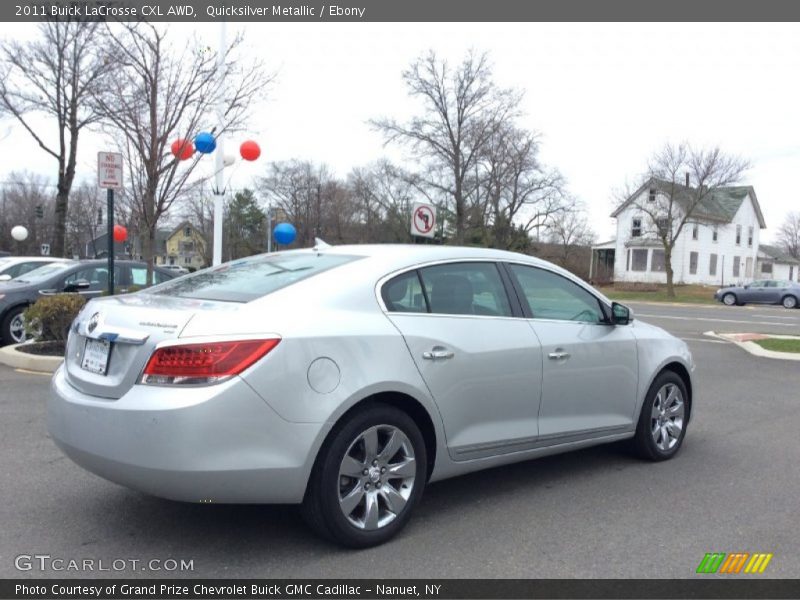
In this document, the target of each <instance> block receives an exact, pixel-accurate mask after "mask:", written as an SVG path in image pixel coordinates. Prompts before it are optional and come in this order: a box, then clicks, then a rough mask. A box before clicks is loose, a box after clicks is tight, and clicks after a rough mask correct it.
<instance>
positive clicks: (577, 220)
mask: <svg viewBox="0 0 800 600" xmlns="http://www.w3.org/2000/svg"><path fill="white" fill-rule="evenodd" d="M548 234H549V235H548V240H549V242H550V243H552V244H556V245H557V246H558V247H559V248H560V251H561V263H560V264H561V265H562V266H565V265H568V264H569V263H570V261H571V259H572V256H573V254H574V253H575V250H576V249H577V248H580V247H585V246H589V245H591V244H593V243H594V241H595V238H596V235H595V233H594V231H593V230H592V226H591V225H590V224H589V219H588V217H587V214H586V207H585V206H584V204H583V203H582V202H579V201H576V200H573V201H572V202H571V204H570V205H569V206H568V207H565V210H562V211H560V212H559V213H557V214H555V215H554V216H553V217H552V219H551V221H550V226H549V229H548Z"/></svg>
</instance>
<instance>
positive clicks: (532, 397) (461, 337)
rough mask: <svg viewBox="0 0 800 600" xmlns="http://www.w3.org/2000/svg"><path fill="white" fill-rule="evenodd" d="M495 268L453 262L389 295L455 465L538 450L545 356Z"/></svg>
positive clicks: (409, 276) (405, 281) (388, 289)
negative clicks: (436, 410)
mask: <svg viewBox="0 0 800 600" xmlns="http://www.w3.org/2000/svg"><path fill="white" fill-rule="evenodd" d="M504 277H505V275H504V274H502V273H501V271H500V270H499V269H498V266H497V265H496V264H495V263H493V262H453V263H446V264H440V265H435V266H429V267H424V268H422V269H419V271H409V272H406V273H404V274H401V275H399V276H397V277H395V278H393V279H391V280H389V281H388V282H386V283H385V284H384V285H383V287H382V297H383V300H384V304H385V306H386V308H387V311H388V312H387V316H388V317H389V319H390V320H391V321H392V322H393V323H394V324H395V326H396V327H397V328H398V329H399V330H400V332H401V333H402V334H403V337H404V338H405V341H406V344H407V345H408V349H409V351H410V352H411V356H412V357H413V360H414V363H415V364H416V366H417V368H418V369H419V372H420V373H421V375H422V378H423V379H424V380H425V383H426V384H427V386H428V389H429V390H430V393H431V395H432V396H433V398H434V399H435V401H436V404H437V406H438V408H439V412H440V414H441V416H442V420H443V422H444V429H445V433H446V436H447V444H448V447H449V449H450V453H451V456H452V458H453V459H454V460H467V459H471V458H480V457H482V456H490V455H495V454H502V453H506V452H514V451H518V450H524V449H526V448H529V447H532V446H533V444H534V442H535V438H536V436H537V433H538V431H537V414H538V412H539V399H540V393H541V375H542V353H541V348H540V346H539V343H538V341H537V339H536V337H535V335H533V332H532V331H531V329H530V327H529V326H528V324H527V323H526V322H525V320H524V319H521V318H519V317H520V316H521V315H519V314H516V315H515V312H518V309H516V310H512V304H511V302H510V299H509V296H508V293H507V289H506V284H505V283H504Z"/></svg>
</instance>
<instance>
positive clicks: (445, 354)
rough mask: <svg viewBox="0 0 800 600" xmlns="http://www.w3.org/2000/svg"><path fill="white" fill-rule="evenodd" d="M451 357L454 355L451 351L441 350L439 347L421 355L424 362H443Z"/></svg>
mask: <svg viewBox="0 0 800 600" xmlns="http://www.w3.org/2000/svg"><path fill="white" fill-rule="evenodd" d="M453 356H455V355H454V354H453V352H452V351H450V350H447V349H446V348H442V347H441V346H435V347H434V348H432V349H430V350H428V351H427V352H423V353H422V358H424V359H425V360H444V359H447V358H453Z"/></svg>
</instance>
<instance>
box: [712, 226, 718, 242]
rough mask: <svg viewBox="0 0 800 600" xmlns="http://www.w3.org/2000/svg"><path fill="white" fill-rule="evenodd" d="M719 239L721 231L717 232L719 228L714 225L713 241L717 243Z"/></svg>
mask: <svg viewBox="0 0 800 600" xmlns="http://www.w3.org/2000/svg"><path fill="white" fill-rule="evenodd" d="M717 238H719V231H717V226H716V225H714V230H713V231H712V232H711V241H712V242H716V241H717Z"/></svg>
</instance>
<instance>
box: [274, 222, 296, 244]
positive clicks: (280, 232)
mask: <svg viewBox="0 0 800 600" xmlns="http://www.w3.org/2000/svg"><path fill="white" fill-rule="evenodd" d="M272 235H273V236H275V241H276V242H278V243H279V244H283V245H284V246H286V245H288V244H291V243H292V242H293V241H294V238H296V237H297V230H296V229H295V228H294V225H292V224H291V223H278V224H277V225H275V229H273V230H272Z"/></svg>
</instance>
